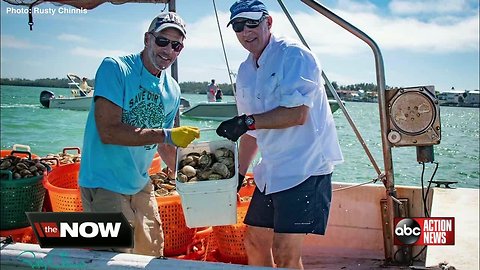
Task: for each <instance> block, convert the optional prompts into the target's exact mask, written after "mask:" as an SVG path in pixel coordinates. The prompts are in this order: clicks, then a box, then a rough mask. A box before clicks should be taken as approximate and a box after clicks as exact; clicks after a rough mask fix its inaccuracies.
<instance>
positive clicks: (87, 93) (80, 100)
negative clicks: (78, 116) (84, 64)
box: [40, 73, 94, 111]
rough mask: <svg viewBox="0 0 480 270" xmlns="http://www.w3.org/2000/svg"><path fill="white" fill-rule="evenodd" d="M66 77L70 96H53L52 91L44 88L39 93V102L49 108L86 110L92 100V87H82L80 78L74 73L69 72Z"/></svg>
mask: <svg viewBox="0 0 480 270" xmlns="http://www.w3.org/2000/svg"><path fill="white" fill-rule="evenodd" d="M67 78H68V79H69V80H70V82H69V83H68V87H69V89H70V92H71V96H62V95H59V96H55V93H53V92H52V91H48V90H44V91H42V92H41V93H40V103H41V104H42V105H43V106H44V107H46V108H51V109H54V108H56V109H67V110H79V111H88V110H89V109H90V105H91V104H92V100H93V91H94V90H93V88H87V89H82V88H81V87H80V83H81V81H82V79H81V78H80V77H79V76H77V75H75V74H72V73H69V74H67Z"/></svg>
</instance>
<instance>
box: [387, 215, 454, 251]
mask: <svg viewBox="0 0 480 270" xmlns="http://www.w3.org/2000/svg"><path fill="white" fill-rule="evenodd" d="M394 224H395V231H394V234H395V237H394V244H395V245H414V246H431V245H436V246H440V245H455V218H453V217H433V218H395V219H394Z"/></svg>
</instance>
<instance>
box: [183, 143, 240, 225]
mask: <svg viewBox="0 0 480 270" xmlns="http://www.w3.org/2000/svg"><path fill="white" fill-rule="evenodd" d="M220 147H225V148H227V149H229V150H231V151H233V153H234V158H235V168H238V152H237V145H236V144H235V143H233V142H231V141H229V140H220V141H211V142H198V143H192V144H190V145H189V146H188V147H186V148H177V168H176V171H178V163H179V160H181V159H182V158H183V157H184V156H185V155H187V154H189V153H191V152H198V153H201V152H202V151H207V152H213V151H215V150H216V149H218V148H220ZM237 184H238V173H237V172H235V174H234V176H233V177H232V178H229V179H221V180H205V181H198V182H193V183H191V182H190V183H188V182H187V183H183V182H180V181H178V179H177V180H176V185H177V191H178V193H179V194H180V196H181V198H182V206H183V211H184V214H185V221H186V223H187V226H188V227H190V228H197V227H208V226H217V225H228V224H235V223H236V222H237V214H236V210H237Z"/></svg>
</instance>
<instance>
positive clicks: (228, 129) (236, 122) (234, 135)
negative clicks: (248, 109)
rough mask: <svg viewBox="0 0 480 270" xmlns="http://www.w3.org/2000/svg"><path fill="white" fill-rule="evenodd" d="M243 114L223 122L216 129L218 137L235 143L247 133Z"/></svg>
mask: <svg viewBox="0 0 480 270" xmlns="http://www.w3.org/2000/svg"><path fill="white" fill-rule="evenodd" d="M246 118H247V116H246V115H245V114H243V115H241V116H235V117H234V118H232V119H229V120H225V121H223V122H222V123H220V125H219V126H218V128H217V134H218V136H221V137H225V138H227V139H229V140H231V141H234V142H236V141H237V140H238V138H240V136H242V135H243V134H245V132H247V131H248V126H247V123H245V119H246Z"/></svg>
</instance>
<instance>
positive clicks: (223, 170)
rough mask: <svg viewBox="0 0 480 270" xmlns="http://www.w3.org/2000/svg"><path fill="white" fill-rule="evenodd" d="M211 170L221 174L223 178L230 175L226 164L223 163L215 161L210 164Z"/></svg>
mask: <svg viewBox="0 0 480 270" xmlns="http://www.w3.org/2000/svg"><path fill="white" fill-rule="evenodd" d="M212 171H213V172H214V173H216V174H219V175H221V176H222V177H223V178H227V177H228V176H229V175H230V171H229V170H228V168H227V166H226V165H225V164H223V163H220V162H217V163H214V164H213V165H212Z"/></svg>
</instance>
